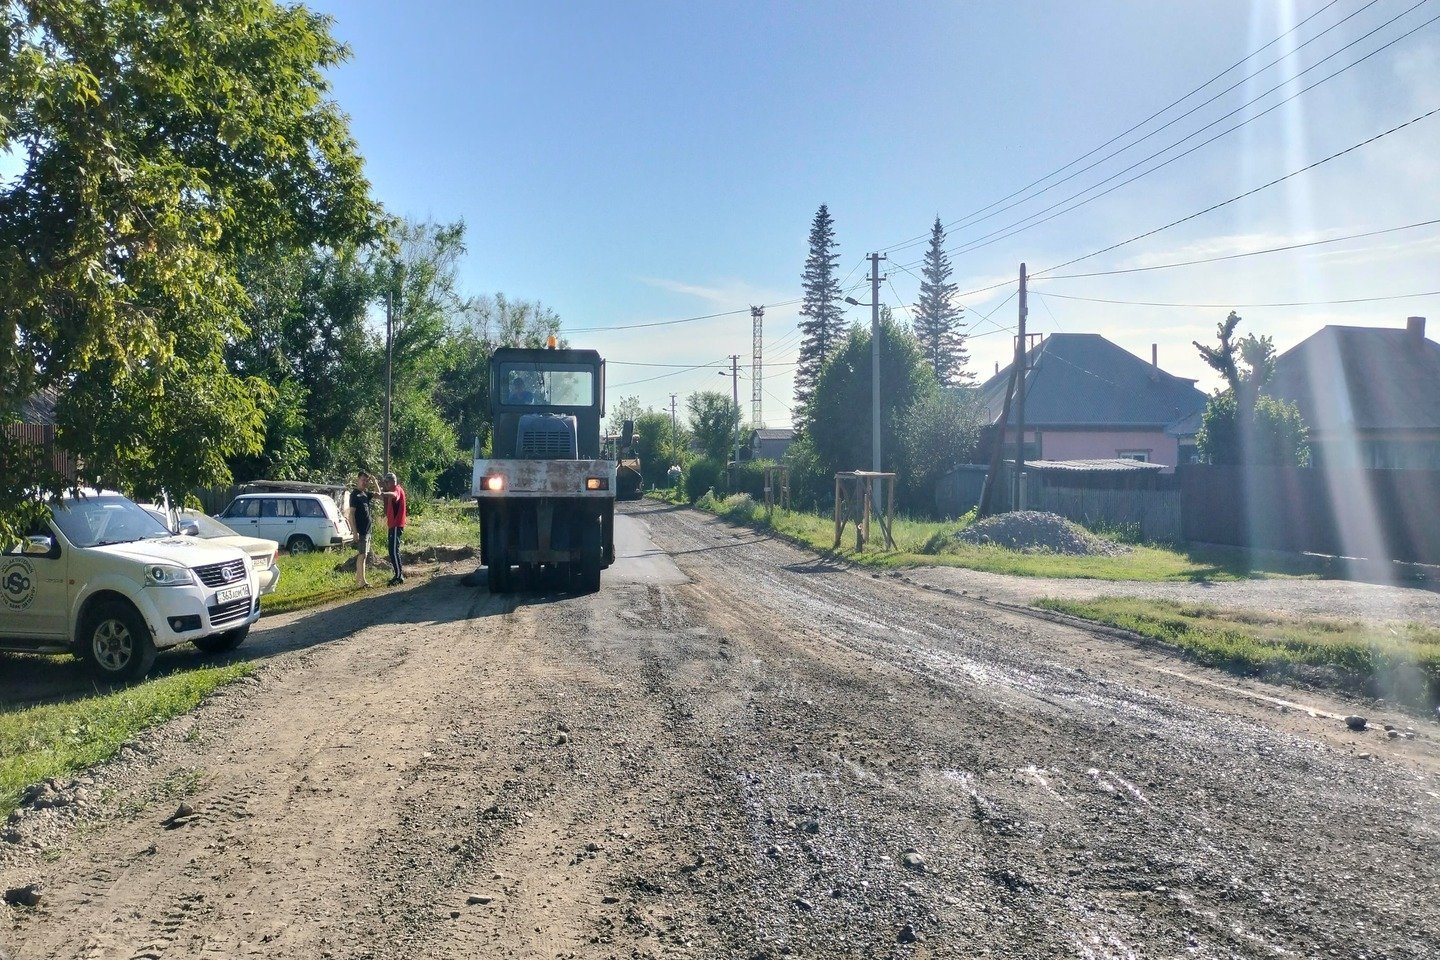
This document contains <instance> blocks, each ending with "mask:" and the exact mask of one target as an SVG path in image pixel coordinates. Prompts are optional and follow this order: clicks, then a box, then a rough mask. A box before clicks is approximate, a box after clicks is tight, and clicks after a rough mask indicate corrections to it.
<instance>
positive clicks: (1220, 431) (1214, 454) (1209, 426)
mask: <svg viewBox="0 0 1440 960" xmlns="http://www.w3.org/2000/svg"><path fill="white" fill-rule="evenodd" d="M1306 433H1307V431H1306V429H1305V424H1304V421H1303V420H1301V418H1300V408H1299V407H1297V406H1296V405H1295V404H1293V403H1289V402H1286V401H1284V400H1277V399H1275V398H1274V397H1267V396H1265V395H1263V394H1262V395H1261V396H1259V397H1257V398H1256V399H1255V405H1254V407H1253V408H1252V409H1251V412H1250V417H1249V419H1248V421H1247V420H1242V419H1241V414H1240V409H1239V404H1238V403H1237V402H1236V400H1235V394H1234V393H1231V392H1229V391H1226V392H1225V393H1221V394H1218V395H1216V396H1214V397H1211V398H1210V402H1209V403H1207V404H1206V405H1205V412H1204V414H1202V415H1201V418H1200V432H1199V433H1198V434H1197V435H1196V438H1195V442H1196V446H1197V448H1198V449H1199V452H1200V456H1201V458H1202V459H1203V460H1205V461H1206V462H1207V463H1213V464H1217V465H1224V466H1239V465H1241V464H1252V465H1255V466H1269V467H1303V466H1306V465H1308V464H1309V462H1310V444H1309V442H1308V440H1307V437H1306Z"/></svg>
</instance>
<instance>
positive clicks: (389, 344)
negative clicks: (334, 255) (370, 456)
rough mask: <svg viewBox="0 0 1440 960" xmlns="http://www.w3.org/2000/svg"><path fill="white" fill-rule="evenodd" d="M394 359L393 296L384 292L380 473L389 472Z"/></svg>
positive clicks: (387, 291)
mask: <svg viewBox="0 0 1440 960" xmlns="http://www.w3.org/2000/svg"><path fill="white" fill-rule="evenodd" d="M394 358H395V311H394V305H393V294H392V293H391V291H389V290H386V291H385V469H384V470H383V471H381V472H383V473H389V472H390V404H391V389H392V387H391V379H390V374H391V368H392V365H393V363H394Z"/></svg>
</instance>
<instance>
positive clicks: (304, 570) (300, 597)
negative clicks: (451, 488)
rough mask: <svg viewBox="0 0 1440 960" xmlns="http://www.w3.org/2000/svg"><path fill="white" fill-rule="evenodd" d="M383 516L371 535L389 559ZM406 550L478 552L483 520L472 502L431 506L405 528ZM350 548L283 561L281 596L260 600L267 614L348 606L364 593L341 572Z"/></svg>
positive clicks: (349, 573) (379, 553) (375, 551)
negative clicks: (347, 600)
mask: <svg viewBox="0 0 1440 960" xmlns="http://www.w3.org/2000/svg"><path fill="white" fill-rule="evenodd" d="M386 536H387V534H386V530H385V518H384V515H383V514H378V513H377V516H376V517H375V524H374V526H373V527H372V529H371V531H370V549H371V553H372V555H373V556H376V557H384V556H385V555H386V549H387V543H386ZM403 542H404V544H405V549H406V550H417V549H423V548H426V547H438V546H475V545H478V544H479V542H480V520H479V518H478V517H477V515H476V513H475V504H474V503H473V502H471V501H468V500H439V501H435V502H433V503H430V504H427V505H426V509H425V512H424V513H423V514H418V515H415V516H412V517H411V518H410V522H409V524H408V525H407V526H406V527H405V538H404V541H403ZM352 553H354V551H353V550H352V549H350V548H348V547H347V548H344V549H340V550H326V551H321V552H316V553H309V554H303V555H301V556H296V557H291V556H287V555H285V554H281V556H280V583H279V585H278V586H276V588H275V592H274V593H272V594H269V595H268V596H265V597H262V598H261V599H260V607H261V609H262V610H264V611H265V612H266V613H272V614H273V613H286V612H288V611H291V610H303V609H305V608H306V607H315V606H319V605H321V604H324V603H332V602H334V601H336V600H342V599H344V598H346V597H347V596H349V595H351V594H354V593H358V592H359V588H358V587H356V586H355V573H354V571H353V570H340V569H337V568H338V567H340V566H341V565H342V564H344V563H345V562H346V561H347V560H349V559H350V556H351V554H352ZM387 577H388V574H383V575H382V574H377V576H375V577H372V578H371V582H377V580H378V582H380V583H384V582H385V579H386V578H387Z"/></svg>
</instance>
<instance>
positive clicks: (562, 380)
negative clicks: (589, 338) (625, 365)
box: [500, 363, 596, 407]
mask: <svg viewBox="0 0 1440 960" xmlns="http://www.w3.org/2000/svg"><path fill="white" fill-rule="evenodd" d="M500 382H501V383H502V384H504V386H505V389H504V392H503V393H502V394H501V401H500V402H501V403H503V404H505V405H506V406H535V407H589V406H594V405H595V399H596V398H595V371H594V369H593V368H591V367H587V366H584V365H583V364H575V363H502V364H501V365H500Z"/></svg>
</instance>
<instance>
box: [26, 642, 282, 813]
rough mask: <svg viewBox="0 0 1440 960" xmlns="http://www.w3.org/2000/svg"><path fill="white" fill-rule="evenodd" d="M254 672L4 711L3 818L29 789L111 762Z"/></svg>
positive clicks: (211, 671)
mask: <svg viewBox="0 0 1440 960" xmlns="http://www.w3.org/2000/svg"><path fill="white" fill-rule="evenodd" d="M253 670H254V667H253V666H251V665H250V664H248V663H233V664H228V665H226V666H222V667H204V668H201V669H198V670H186V671H183V672H180V673H172V674H170V675H168V676H164V677H157V678H156V679H154V680H148V681H146V682H144V683H138V684H136V685H135V686H132V687H126V688H125V689H123V690H118V691H116V692H114V693H106V694H100V695H98V696H93V697H82V698H79V699H76V700H69V701H66V702H64V703H54V704H43V705H41V706H36V707H29V708H26V709H24V710H16V711H12V712H9V713H0V815H6V814H8V813H9V812H10V811H12V810H14V809H15V807H16V805H17V804H18V802H19V799H20V796H21V792H22V791H23V790H24V789H25V788H26V787H27V786H29V785H30V784H33V783H40V782H41V781H43V780H47V779H49V778H51V777H65V776H69V775H71V774H74V773H76V772H78V771H80V770H83V769H85V768H86V767H91V766H94V765H95V764H97V763H101V762H103V761H105V760H107V759H109V758H110V757H111V756H113V755H114V754H115V752H116V751H117V750H119V749H120V746H121V744H123V743H125V741H127V740H129V739H130V738H131V737H134V736H135V735H136V734H138V733H140V732H141V731H142V730H145V729H147V728H149V727H153V726H155V725H157V724H160V723H164V722H165V721H166V720H169V719H171V718H172V717H177V716H179V715H180V714H182V713H185V712H186V711H188V710H191V709H193V708H194V707H195V706H196V705H197V704H199V703H200V701H201V700H203V699H205V697H207V696H209V695H210V694H211V693H212V692H214V691H215V690H216V689H217V688H219V687H221V686H224V685H225V684H227V683H231V682H232V681H235V680H238V679H240V678H241V677H244V676H247V675H249V674H250V673H251V672H253Z"/></svg>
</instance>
